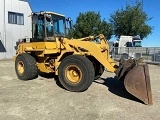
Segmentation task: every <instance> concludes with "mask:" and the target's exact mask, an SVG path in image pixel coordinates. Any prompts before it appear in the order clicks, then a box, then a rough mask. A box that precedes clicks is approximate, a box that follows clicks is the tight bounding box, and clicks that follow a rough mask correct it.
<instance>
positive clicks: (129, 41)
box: [113, 35, 142, 58]
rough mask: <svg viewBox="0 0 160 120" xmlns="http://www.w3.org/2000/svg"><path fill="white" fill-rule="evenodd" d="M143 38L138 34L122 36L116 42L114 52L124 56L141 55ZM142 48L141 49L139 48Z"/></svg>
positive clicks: (137, 56) (135, 56)
mask: <svg viewBox="0 0 160 120" xmlns="http://www.w3.org/2000/svg"><path fill="white" fill-rule="evenodd" d="M141 43H142V40H141V39H140V37H138V36H124V35H122V36H120V38H119V39H118V40H117V41H115V42H114V44H113V46H114V52H115V54H117V55H122V56H123V57H124V58H128V57H134V58H139V57H141V53H140V51H139V50H141V48H140V47H142V44H141ZM139 48H140V49H139Z"/></svg>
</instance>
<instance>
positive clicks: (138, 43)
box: [133, 41, 142, 47]
mask: <svg viewBox="0 0 160 120" xmlns="http://www.w3.org/2000/svg"><path fill="white" fill-rule="evenodd" d="M133 46H134V47H142V45H141V41H133Z"/></svg>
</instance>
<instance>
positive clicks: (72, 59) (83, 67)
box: [58, 55, 95, 92]
mask: <svg viewBox="0 0 160 120" xmlns="http://www.w3.org/2000/svg"><path fill="white" fill-rule="evenodd" d="M71 65H75V66H77V67H79V69H80V71H81V73H82V77H81V80H80V82H78V83H76V84H75V83H72V82H70V81H69V80H68V79H67V78H66V77H65V76H66V72H65V71H66V69H67V67H68V66H71ZM94 76H95V71H94V67H93V64H92V62H91V61H90V60H89V59H88V58H86V57H84V56H80V55H70V56H67V57H66V58H64V59H63V60H62V62H61V64H60V66H59V68H58V78H59V81H60V83H61V84H62V85H63V87H64V88H66V89H67V90H69V91H73V92H82V91H85V90H87V89H88V87H89V86H90V85H91V84H92V82H93V80H94Z"/></svg>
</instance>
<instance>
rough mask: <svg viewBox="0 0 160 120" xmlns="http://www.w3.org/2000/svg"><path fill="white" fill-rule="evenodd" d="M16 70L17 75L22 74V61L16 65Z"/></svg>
mask: <svg viewBox="0 0 160 120" xmlns="http://www.w3.org/2000/svg"><path fill="white" fill-rule="evenodd" d="M17 70H18V73H19V74H23V73H24V64H23V62H22V61H19V62H18V64H17Z"/></svg>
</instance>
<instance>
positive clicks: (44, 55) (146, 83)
mask: <svg viewBox="0 0 160 120" xmlns="http://www.w3.org/2000/svg"><path fill="white" fill-rule="evenodd" d="M31 17H32V38H30V39H23V40H21V41H19V42H18V43H17V50H16V56H15V57H14V60H15V71H16V74H17V76H18V78H19V79H21V80H30V79H35V78H37V77H38V71H40V72H43V73H54V74H55V75H57V76H58V79H59V81H60V83H61V84H62V85H63V86H64V88H66V89H67V90H69V91H74V92H81V91H85V90H87V89H88V87H89V86H90V85H91V84H92V82H93V81H94V80H95V79H98V78H99V77H100V76H101V75H102V73H103V71H104V70H105V69H106V70H107V71H108V72H112V73H115V74H116V75H117V77H118V79H119V80H121V81H123V82H124V86H125V88H126V90H127V91H128V92H129V93H130V94H132V95H134V96H135V97H137V98H138V99H140V100H141V101H143V102H144V103H145V104H152V93H151V86H150V77H149V70H148V65H147V64H145V63H144V62H143V61H142V60H141V59H139V60H135V59H129V60H120V61H119V65H118V64H117V63H116V62H115V61H114V60H112V59H111V58H110V55H109V46H108V43H107V41H106V39H105V37H104V35H102V34H100V35H98V36H89V37H85V38H81V39H67V38H66V37H65V35H66V23H71V22H70V20H69V19H66V18H65V16H64V15H61V14H57V13H54V12H38V13H32V15H31ZM115 89H116V88H115Z"/></svg>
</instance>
